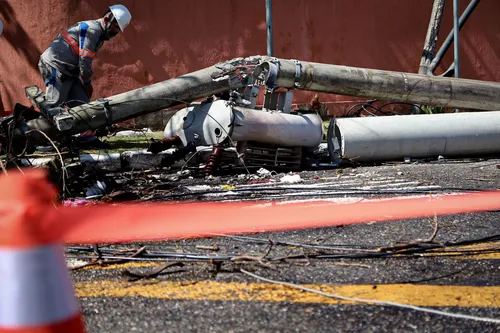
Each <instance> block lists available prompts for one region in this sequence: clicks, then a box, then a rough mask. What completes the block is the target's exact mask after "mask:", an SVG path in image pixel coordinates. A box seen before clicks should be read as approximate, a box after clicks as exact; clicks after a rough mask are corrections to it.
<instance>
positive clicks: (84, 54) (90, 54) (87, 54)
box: [80, 49, 95, 59]
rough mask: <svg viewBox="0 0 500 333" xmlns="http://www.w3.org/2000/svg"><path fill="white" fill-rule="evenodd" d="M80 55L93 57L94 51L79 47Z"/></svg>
mask: <svg viewBox="0 0 500 333" xmlns="http://www.w3.org/2000/svg"><path fill="white" fill-rule="evenodd" d="M80 57H86V58H90V59H94V57H95V52H92V51H88V50H83V49H80Z"/></svg>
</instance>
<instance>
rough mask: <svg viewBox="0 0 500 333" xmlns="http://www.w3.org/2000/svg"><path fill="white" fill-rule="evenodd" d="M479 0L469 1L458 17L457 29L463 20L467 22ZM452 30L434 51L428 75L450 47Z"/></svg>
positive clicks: (460, 27)
mask: <svg viewBox="0 0 500 333" xmlns="http://www.w3.org/2000/svg"><path fill="white" fill-rule="evenodd" d="M480 1H481V0H472V1H471V2H470V3H469V6H467V8H466V9H465V11H464V12H463V14H462V16H461V17H460V20H459V22H458V26H459V29H462V27H463V26H464V24H465V22H467V19H468V18H469V16H470V15H471V14H472V12H473V11H474V9H475V8H476V7H477V5H478V4H479V2H480ZM454 32H455V29H453V30H452V31H450V33H449V34H448V36H447V37H446V39H445V41H444V42H443V45H441V48H440V49H439V51H438V52H437V53H436V56H435V57H434V59H433V60H432V62H431V64H430V65H429V72H428V75H431V74H432V73H434V71H435V70H436V67H437V66H438V65H439V63H440V62H441V60H442V59H443V57H444V55H445V53H446V51H448V48H449V47H450V45H451V42H452V41H453V38H454Z"/></svg>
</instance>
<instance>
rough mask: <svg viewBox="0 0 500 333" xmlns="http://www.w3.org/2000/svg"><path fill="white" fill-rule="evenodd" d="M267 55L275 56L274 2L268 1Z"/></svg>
mask: <svg viewBox="0 0 500 333" xmlns="http://www.w3.org/2000/svg"><path fill="white" fill-rule="evenodd" d="M266 26H267V55H268V56H270V57H272V56H273V55H274V43H273V0H266Z"/></svg>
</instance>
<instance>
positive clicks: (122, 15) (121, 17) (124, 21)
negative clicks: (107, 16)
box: [109, 5, 132, 32]
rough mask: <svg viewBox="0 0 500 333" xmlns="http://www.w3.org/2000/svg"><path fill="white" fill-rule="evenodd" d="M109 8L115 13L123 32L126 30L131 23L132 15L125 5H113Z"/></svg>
mask: <svg viewBox="0 0 500 333" xmlns="http://www.w3.org/2000/svg"><path fill="white" fill-rule="evenodd" d="M109 9H110V10H111V13H113V16H114V17H115V19H116V22H118V26H119V27H120V30H121V31H122V32H123V30H125V28H126V27H127V25H128V24H129V23H130V20H131V19H132V15H131V14H130V12H129V11H128V9H127V7H125V6H124V5H113V6H111V7H109Z"/></svg>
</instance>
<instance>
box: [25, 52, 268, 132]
mask: <svg viewBox="0 0 500 333" xmlns="http://www.w3.org/2000/svg"><path fill="white" fill-rule="evenodd" d="M259 62H260V58H259V57H250V58H245V59H243V58H236V59H233V60H231V61H227V62H224V63H219V64H216V65H214V66H211V67H208V68H205V69H202V70H199V71H196V72H193V73H189V74H186V75H182V76H179V77H175V78H172V79H170V80H166V81H163V82H159V83H156V84H153V85H150V86H147V87H144V88H139V89H135V90H132V91H128V92H125V93H122V94H119V95H115V96H111V97H108V98H105V99H98V100H96V101H93V102H91V103H88V104H84V105H80V106H76V107H73V108H71V109H69V110H64V109H59V110H58V111H59V113H58V114H57V115H55V116H54V117H53V122H54V124H55V126H56V127H57V129H58V130H59V131H61V132H64V133H66V134H77V133H82V132H85V131H87V130H89V129H97V128H101V127H105V126H108V125H111V124H114V123H117V122H120V121H124V120H127V119H131V118H135V117H137V116H140V115H143V114H147V113H151V112H155V111H160V110H163V109H166V108H169V107H172V106H175V105H179V104H184V103H190V102H193V101H195V100H197V99H200V98H203V97H209V96H211V95H214V94H218V93H221V92H224V91H228V90H231V89H238V88H241V87H244V86H246V85H247V82H246V80H247V79H248V78H249V77H251V73H247V72H246V71H247V69H248V68H247V67H246V66H247V65H251V67H252V70H253V66H255V65H256V64H258V63H259ZM39 95H41V94H40V90H39V89H38V87H36V86H33V87H29V88H27V96H28V98H30V99H31V101H32V102H33V104H35V105H36V106H37V107H39V105H40V102H41V101H40V100H38V99H39V97H38V96H39ZM42 98H43V97H42Z"/></svg>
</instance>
